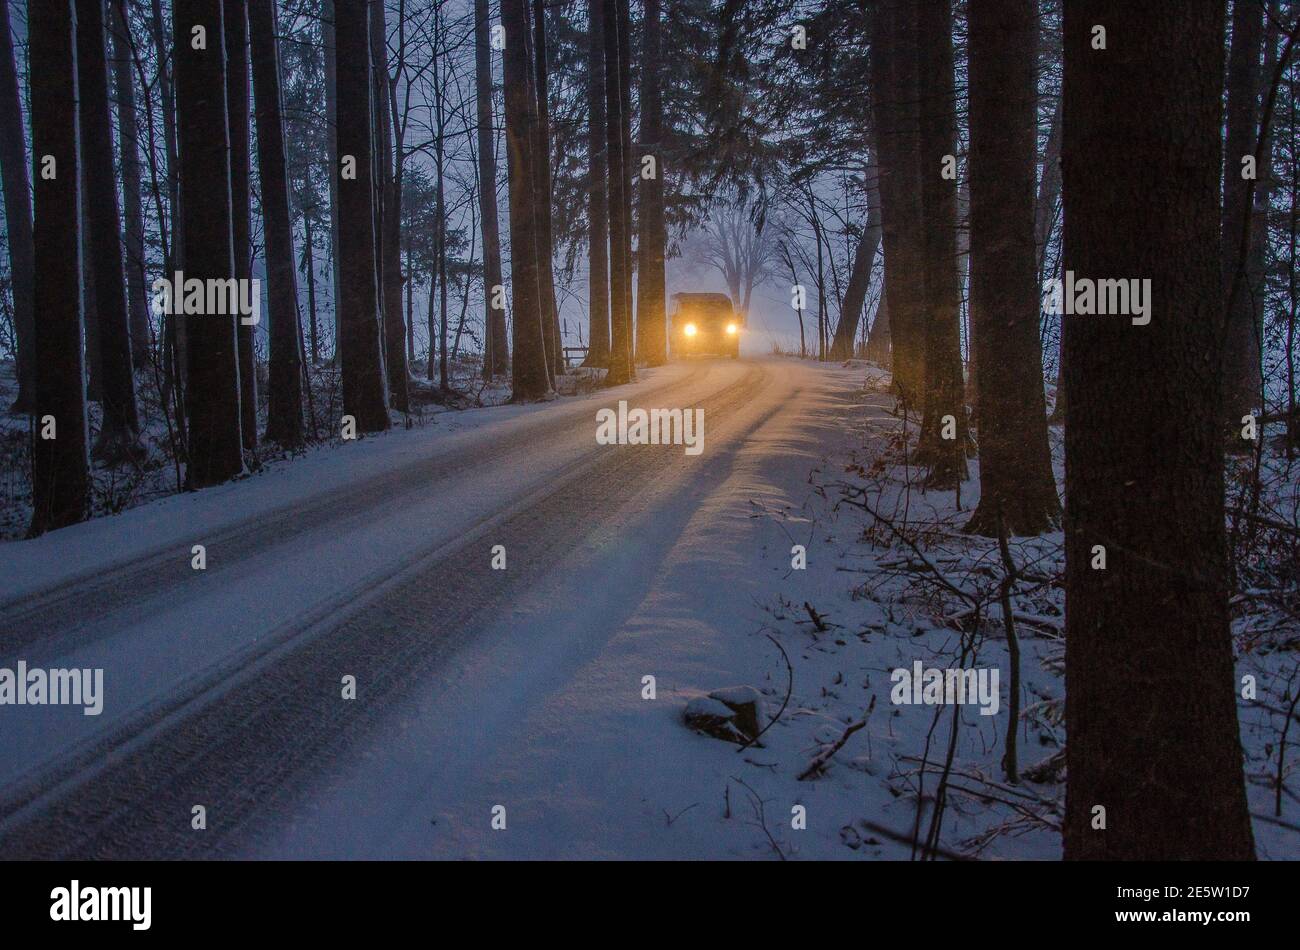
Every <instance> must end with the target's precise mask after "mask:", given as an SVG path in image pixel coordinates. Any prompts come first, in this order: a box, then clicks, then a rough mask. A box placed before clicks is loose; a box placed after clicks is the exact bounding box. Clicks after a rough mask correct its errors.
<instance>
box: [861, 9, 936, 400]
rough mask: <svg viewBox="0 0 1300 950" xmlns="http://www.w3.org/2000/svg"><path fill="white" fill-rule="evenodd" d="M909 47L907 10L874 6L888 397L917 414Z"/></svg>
mask: <svg viewBox="0 0 1300 950" xmlns="http://www.w3.org/2000/svg"><path fill="white" fill-rule="evenodd" d="M915 40H916V17H915V8H914V7H913V6H912V4H911V3H906V2H904V0H877V2H876V4H875V6H874V8H873V16H872V25H871V50H872V55H871V76H872V86H873V100H874V104H875V108H874V114H875V126H876V139H877V143H878V152H879V164H880V210H881V245H882V248H883V250H884V254H885V260H884V264H885V288H884V301H885V305H886V306H887V308H888V312H889V325H890V338H891V343H892V352H891V360H892V363H893V379H894V389H895V392H896V393H897V394H898V396H899V398H900V400H901V401H902V403H903V406H904V408H905V409H906V410H907V411H909V412H919V411H920V409H921V392H922V385H923V381H924V376H925V349H924V337H923V336H922V333H923V329H924V326H925V308H924V301H925V280H924V270H923V263H922V262H923V260H924V254H923V236H922V232H921V182H920V167H919V159H918V158H917V153H918V150H919V141H918V137H919V129H918V126H917V91H916V81H917V80H916V56H915Z"/></svg>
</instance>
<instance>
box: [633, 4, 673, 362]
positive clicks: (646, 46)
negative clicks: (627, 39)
mask: <svg viewBox="0 0 1300 950" xmlns="http://www.w3.org/2000/svg"><path fill="white" fill-rule="evenodd" d="M642 30H643V33H642V36H643V39H642V47H641V152H642V155H641V161H642V162H644V161H645V156H646V155H650V156H653V157H654V160H655V162H654V177H653V178H646V177H645V171H644V169H643V170H642V171H641V174H640V177H639V179H638V182H639V185H638V188H639V196H640V202H641V204H640V212H641V234H640V240H639V241H638V243H637V254H638V264H637V282H636V291H637V307H636V312H637V316H638V319H637V357H638V359H640V360H641V361H642V362H644V363H645V364H646V365H647V366H660V365H662V364H663V363H664V362H666V361H667V359H668V318H667V313H666V311H665V307H666V301H665V297H664V294H665V283H666V280H665V274H664V256H665V248H666V245H667V243H668V236H667V234H666V233H665V229H664V174H665V173H666V164H665V161H664V159H665V155H664V148H663V136H664V131H663V100H662V92H661V89H660V86H661V84H662V82H663V78H662V71H663V60H662V56H661V53H660V32H661V30H662V26H661V23H660V6H659V0H645V21H644V26H643V27H642Z"/></svg>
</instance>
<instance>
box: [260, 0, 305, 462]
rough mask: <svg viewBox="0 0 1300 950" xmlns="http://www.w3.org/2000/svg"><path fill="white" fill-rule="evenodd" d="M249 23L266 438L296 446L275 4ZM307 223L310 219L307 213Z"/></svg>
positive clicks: (293, 324) (295, 337)
mask: <svg viewBox="0 0 1300 950" xmlns="http://www.w3.org/2000/svg"><path fill="white" fill-rule="evenodd" d="M248 25H249V32H250V34H251V37H252V63H253V96H254V102H255V107H256V114H257V168H258V178H259V180H260V183H261V189H262V223H263V230H264V232H265V234H266V276H267V283H268V285H269V286H268V288H267V302H268V304H269V309H270V314H269V315H268V316H269V319H270V323H271V326H270V369H269V379H268V393H267V413H266V437H267V438H268V439H270V440H271V441H273V442H278V443H279V444H280V445H283V446H287V447H291V448H292V447H294V446H297V445H300V444H302V440H303V423H302V357H301V354H302V330H301V328H300V326H299V323H298V278H297V271H296V269H295V267H294V254H293V217H292V212H291V210H290V207H289V173H288V170H287V168H286V159H285V146H284V106H283V103H282V102H281V95H280V46H279V32H278V31H279V24H278V23H277V22H276V8H275V0H248ZM304 220H308V216H306V215H304ZM308 274H309V275H310V274H311V271H310V269H309V270H308Z"/></svg>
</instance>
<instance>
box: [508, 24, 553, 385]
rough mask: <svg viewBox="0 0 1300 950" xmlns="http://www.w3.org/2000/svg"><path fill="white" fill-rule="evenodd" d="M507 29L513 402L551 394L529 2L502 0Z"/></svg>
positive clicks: (535, 98)
mask: <svg viewBox="0 0 1300 950" xmlns="http://www.w3.org/2000/svg"><path fill="white" fill-rule="evenodd" d="M501 25H502V26H503V27H504V28H505V35H506V46H505V50H504V56H503V60H504V79H505V98H506V109H505V111H506V159H507V162H506V175H507V178H508V180H509V183H510V284H511V294H512V296H513V301H512V304H513V310H514V351H515V352H514V360H513V362H512V364H511V367H512V375H511V382H512V385H513V389H514V392H513V394H512V396H511V400H512V401H514V402H528V401H532V400H536V399H545V398H547V397H548V396H549V395H550V394H551V391H552V390H551V376H550V371H549V369H548V367H547V357H546V338H545V336H544V333H543V329H542V322H543V319H544V313H543V308H542V297H541V289H540V264H539V261H538V250H537V236H536V233H535V229H536V223H537V201H536V198H537V195H536V194H535V188H536V185H537V176H536V172H535V171H534V167H533V162H534V158H535V156H534V152H535V151H536V148H537V128H536V124H537V97H536V94H535V93H534V90H533V81H532V75H531V72H530V69H529V61H528V48H529V42H528V32H529V27H528V7H527V0H501Z"/></svg>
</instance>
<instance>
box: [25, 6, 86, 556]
mask: <svg viewBox="0 0 1300 950" xmlns="http://www.w3.org/2000/svg"><path fill="white" fill-rule="evenodd" d="M75 22H76V19H75V17H74V16H73V13H72V5H71V3H70V2H69V0H46V2H43V3H34V4H32V5H31V7H30V8H29V10H28V20H27V33H28V41H29V52H28V57H29V58H28V65H29V77H30V78H29V83H28V89H29V92H30V95H31V110H32V111H31V121H32V152H33V155H34V156H35V163H36V168H37V174H36V187H35V194H34V204H35V212H36V219H35V225H34V231H33V250H34V254H35V259H34V263H35V286H34V291H35V300H34V306H35V311H36V312H37V313H40V314H41V319H40V320H39V321H37V322H36V324H35V326H34V331H35V332H34V335H33V340H32V342H33V344H34V347H33V365H34V368H35V373H36V376H35V380H34V387H35V391H34V396H35V407H34V410H35V411H34V415H35V423H36V426H37V433H36V438H35V439H33V440H32V523H31V528H30V530H29V532H28V536H29V537H36V536H37V535H40V534H44V533H45V532H46V531H50V530H53V529H54V528H62V527H65V526H66V525H70V524H74V523H76V522H78V521H82V520H84V519H85V517H86V513H87V511H88V510H89V508H90V460H89V458H88V457H87V454H86V401H85V400H86V386H85V379H84V376H83V368H82V362H81V354H82V350H81V279H80V258H81V236H80V225H81V197H80V182H79V176H78V175H77V77H76V62H77V58H76V50H75V39H74V30H75V26H74V24H75ZM47 161H53V162H54V165H53V167H52V168H50V171H51V172H52V173H53V174H52V175H51V176H50V177H48V178H47V177H46V175H45V174H43V172H44V170H45V169H46V168H47V167H48V166H47V165H46V162H47ZM7 197H8V196H7V195H6V198H7ZM47 425H51V426H53V427H54V429H53V432H52V433H51V434H52V437H51V438H45V437H44V435H45V434H46V428H45V427H46V426H47Z"/></svg>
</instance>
